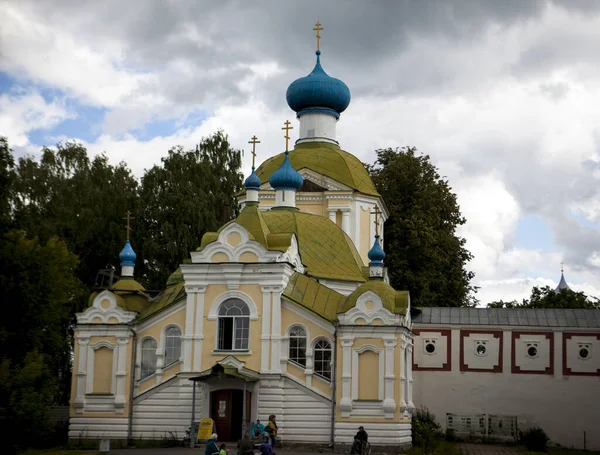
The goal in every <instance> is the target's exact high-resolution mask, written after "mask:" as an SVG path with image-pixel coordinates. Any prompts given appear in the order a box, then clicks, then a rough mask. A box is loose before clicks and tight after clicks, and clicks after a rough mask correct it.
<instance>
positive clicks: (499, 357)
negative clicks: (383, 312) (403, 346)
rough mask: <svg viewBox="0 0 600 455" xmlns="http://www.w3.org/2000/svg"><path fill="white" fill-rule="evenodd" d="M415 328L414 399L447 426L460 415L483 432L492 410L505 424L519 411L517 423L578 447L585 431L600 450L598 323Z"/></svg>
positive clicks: (590, 443)
mask: <svg viewBox="0 0 600 455" xmlns="http://www.w3.org/2000/svg"><path fill="white" fill-rule="evenodd" d="M413 331H414V333H415V338H414V355H413V370H414V402H415V406H417V407H421V406H425V407H427V408H428V409H429V410H430V411H431V412H433V413H434V414H435V415H436V417H437V419H438V421H439V422H440V423H441V424H442V425H443V426H444V427H446V426H448V425H450V426H452V425H456V422H462V423H459V425H461V426H463V427H464V426H465V425H469V424H470V425H472V431H473V432H477V431H483V429H484V428H485V426H486V425H487V426H489V425H490V423H489V422H490V421H489V418H490V417H491V418H492V420H494V421H496V420H497V419H496V417H497V416H500V417H501V420H503V425H505V426H506V425H507V424H508V422H509V421H510V419H509V418H510V417H516V422H517V427H518V429H519V430H525V429H527V428H531V427H534V426H539V427H541V428H542V429H543V430H544V431H545V432H546V433H547V434H548V436H549V437H550V438H551V440H552V442H554V443H558V444H561V445H564V446H568V447H570V446H573V447H575V448H583V444H584V432H585V433H586V439H587V448H588V449H600V433H598V431H597V428H598V423H599V422H600V330H598V329H577V328H568V329H567V328H556V327H553V328H549V327H533V328H532V327H514V326H513V327H510V326H508V327H507V326H473V325H468V326H462V327H461V326H459V327H457V326H453V325H446V326H443V325H441V324H440V325H433V324H431V325H420V324H415V326H414V329H413ZM449 414H453V417H452V418H453V419H454V423H451V422H450V421H449V420H448V417H450V416H449ZM481 416H485V419H484V420H481V421H480V420H479V418H480V417H481ZM492 425H494V424H492ZM498 431H502V430H500V429H498Z"/></svg>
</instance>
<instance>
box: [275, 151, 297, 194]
mask: <svg viewBox="0 0 600 455" xmlns="http://www.w3.org/2000/svg"><path fill="white" fill-rule="evenodd" d="M288 155H289V152H288V151H286V152H285V158H284V160H283V163H281V166H279V169H277V170H276V171H275V172H273V174H272V175H271V178H270V179H269V183H270V184H271V186H272V187H273V188H274V189H276V190H294V191H298V190H299V189H300V188H301V187H302V183H303V182H304V179H303V178H302V176H301V175H300V174H299V173H298V171H296V169H294V168H293V167H292V163H290V159H289V157H288Z"/></svg>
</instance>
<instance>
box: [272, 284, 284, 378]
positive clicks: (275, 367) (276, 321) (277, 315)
mask: <svg viewBox="0 0 600 455" xmlns="http://www.w3.org/2000/svg"><path fill="white" fill-rule="evenodd" d="M282 291H283V288H282V287H279V286H277V287H272V288H271V301H272V303H273V307H272V308H271V372H272V373H281V364H280V357H281V292H282Z"/></svg>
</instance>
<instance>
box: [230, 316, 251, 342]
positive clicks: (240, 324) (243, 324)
mask: <svg viewBox="0 0 600 455" xmlns="http://www.w3.org/2000/svg"><path fill="white" fill-rule="evenodd" d="M249 335H250V319H248V318H235V347H234V349H248V336H249Z"/></svg>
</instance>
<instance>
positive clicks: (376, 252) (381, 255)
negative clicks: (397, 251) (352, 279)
mask: <svg viewBox="0 0 600 455" xmlns="http://www.w3.org/2000/svg"><path fill="white" fill-rule="evenodd" d="M368 256H369V259H370V260H371V262H369V265H383V260H384V259H385V251H383V248H381V244H380V243H379V234H377V235H376V236H375V242H374V243H373V247H372V248H371V249H370V250H369V253H368Z"/></svg>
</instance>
